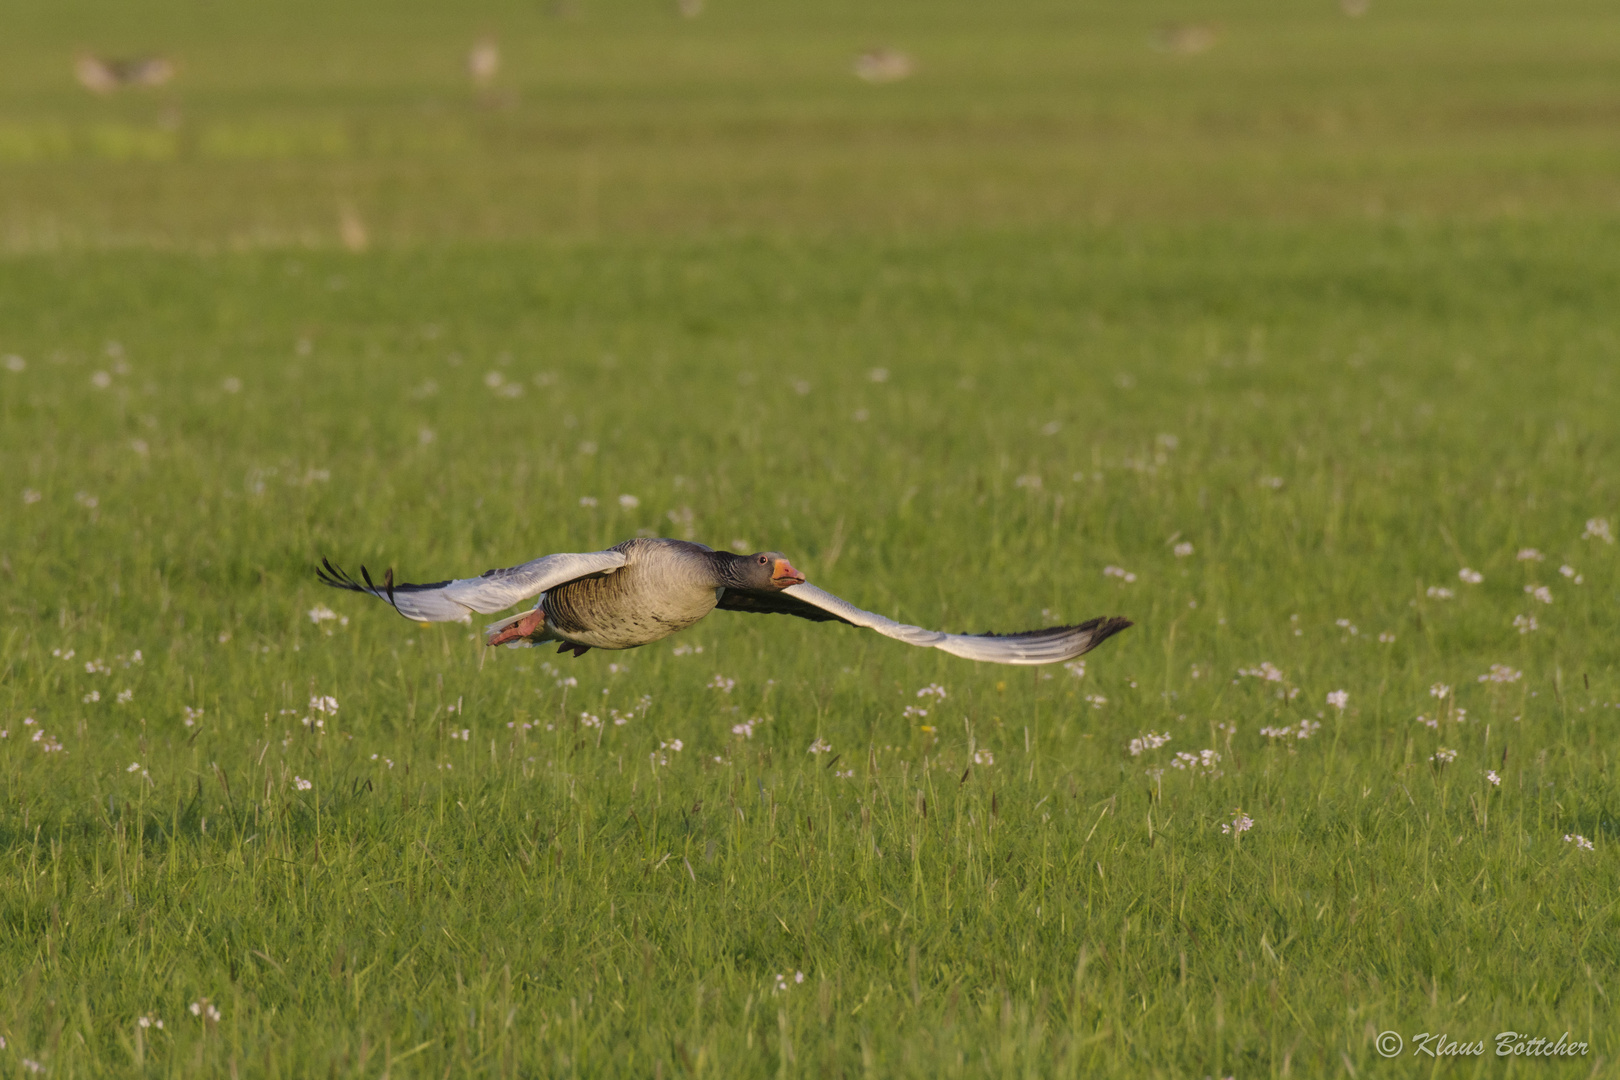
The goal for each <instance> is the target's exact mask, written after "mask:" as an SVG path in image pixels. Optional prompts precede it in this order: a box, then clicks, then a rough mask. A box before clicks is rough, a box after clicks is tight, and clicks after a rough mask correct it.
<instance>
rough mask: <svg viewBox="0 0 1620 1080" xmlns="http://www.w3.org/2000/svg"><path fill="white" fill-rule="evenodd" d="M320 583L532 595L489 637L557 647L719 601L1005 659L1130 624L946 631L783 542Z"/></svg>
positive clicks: (667, 631) (1089, 640) (638, 632)
mask: <svg viewBox="0 0 1620 1080" xmlns="http://www.w3.org/2000/svg"><path fill="white" fill-rule="evenodd" d="M317 574H318V575H319V577H320V579H321V581H323V582H324V583H326V584H327V585H331V586H334V587H337V588H341V589H350V590H353V591H355V592H363V593H369V594H370V595H372V596H375V597H377V598H379V599H381V600H384V601H386V602H387V603H389V604H391V605H392V606H393V607H394V608H395V609H396V610H397V611H399V613H400V614H402V615H404V616H406V617H407V618H411V619H417V620H419V621H423V622H445V621H455V620H462V621H466V620H470V618H471V616H472V615H473V613H475V612H477V613H482V614H492V613H494V612H497V611H501V610H502V609H504V608H508V607H511V606H512V605H514V604H516V603H518V602H519V601H521V600H527V599H529V598H530V597H538V599H537V600H536V602H535V605H534V607H533V608H532V609H530V610H528V611H525V612H522V613H520V614H517V615H512V616H509V617H507V618H505V619H502V620H500V621H499V622H496V623H492V624H490V625H489V626H488V627H486V634H485V638H484V641H485V643H486V644H488V645H507V646H509V647H514V648H516V647H526V646H533V645H539V644H542V643H545V642H551V641H555V642H558V643H559V646H558V651H559V652H567V651H569V650H572V651H573V653H574V655H575V656H579V655H580V654H582V653H584V652H585V651H586V650H588V649H633V648H636V647H637V646H640V645H647V644H650V643H652V642H654V641H659V640H661V639H663V638H666V637H668V636H669V635H671V634H673V633H676V632H678V631H681V630H685V629H687V628H688V627H691V626H693V625H695V624H696V623H697V622H699V621H700V620H702V619H703V618H704V617H705V616H706V615H708V614H709V613H710V612H711V611H713V610H715V609H716V608H720V609H722V610H728V611H752V612H759V613H775V614H783V615H796V616H798V617H799V618H803V619H810V620H812V621H815V622H842V623H846V624H848V625H851V626H859V627H864V628H866V629H870V630H876V631H877V632H878V633H880V634H883V635H885V636H887V637H892V638H895V639H897V640H899V641H904V642H907V643H908V644H912V645H921V646H928V647H932V648H937V649H941V650H943V651H945V652H948V653H951V654H952V655H955V656H961V657H965V658H967V659H970V660H983V661H987V662H990V663H997V664H1050V663H1056V662H1059V661H1062V660H1069V659H1072V658H1074V657H1076V656H1079V655H1081V654H1082V653H1086V652H1089V651H1090V650H1092V649H1094V648H1096V647H1097V645H1099V644H1101V643H1102V642H1103V641H1104V640H1106V639H1107V638H1109V637H1111V636H1113V635H1114V634H1117V633H1119V632H1120V631H1121V630H1124V629H1125V628H1126V627H1128V626H1130V625H1131V622H1130V620H1128V619H1123V618H1118V617H1110V618H1099V619H1092V620H1090V621H1088V622H1084V623H1080V624H1078V625H1075V626H1053V627H1048V628H1046V629H1043V630H1030V631H1026V632H1023V633H1015V634H947V633H943V632H941V631H937V630H925V629H923V628H922V627H919V626H910V625H908V624H905V623H899V622H895V621H894V620H892V619H887V618H884V617H883V616H882V615H877V614H874V613H873V612H870V611H863V610H862V609H860V608H858V607H856V606H855V605H854V604H851V603H849V602H848V601H847V600H843V599H840V598H839V597H837V596H834V595H833V594H832V593H829V592H825V591H823V590H821V589H818V588H816V587H815V586H814V585H811V584H809V583H808V582H807V581H805V578H804V575H803V574H800V573H799V572H798V571H797V570H795V569H794V568H793V565H792V564H791V563H790V562H788V560H787V557H786V556H784V555H782V554H781V553H780V552H775V551H764V552H757V553H755V554H752V555H733V554H732V553H730V552H726V551H715V550H714V549H713V548H709V547H705V546H704V545H702V544H695V543H692V542H690V541H686V540H666V539H655V538H638V539H634V540H626V541H624V542H623V543H622V544H615V545H614V546H613V547H611V548H608V549H607V550H606V551H596V552H589V553H579V554H559V555H546V556H543V557H541V558H538V559H534V560H532V561H531V562H527V563H523V564H522V565H520V566H514V567H509V568H507V569H503V570H488V571H485V572H484V573H483V574H482V575H480V576H478V577H476V578H460V579H455V580H451V581H440V582H434V583H432V584H427V585H416V584H407V583H396V582H395V581H394V572H393V571H392V570H389V571H388V573H387V574H386V575H384V577H383V581H382V583H381V584H377V583H376V582H373V581H372V579H371V575H370V574H369V573H368V572H367V571H366V569H365V567H361V568H360V574H361V578H362V579H363V580H362V581H356V580H354V579H353V578H351V577H350V576H349V575H347V574H345V573H344V572H343V571H342V570H339V569H338V568H337V567H335V566H333V565H332V564H331V563H330V562H326V561H324V560H323V562H322V569H320V570H318V571H317Z"/></svg>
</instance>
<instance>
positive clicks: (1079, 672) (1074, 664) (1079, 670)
mask: <svg viewBox="0 0 1620 1080" xmlns="http://www.w3.org/2000/svg"><path fill="white" fill-rule="evenodd" d="M1063 670H1064V671H1067V672H1068V673H1069V674H1070V675H1073V676H1074V677H1075V678H1077V679H1083V678H1085V677H1086V662H1085V661H1084V660H1070V661H1069V662H1068V663H1067V664H1064V665H1063Z"/></svg>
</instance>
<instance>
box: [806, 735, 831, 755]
mask: <svg viewBox="0 0 1620 1080" xmlns="http://www.w3.org/2000/svg"><path fill="white" fill-rule="evenodd" d="M809 752H810V753H812V754H827V753H831V752H832V744H831V743H829V742H828V741H827V740H826V739H823V738H822V737H821V736H819V735H818V736H816V741H815V742H813V743H811V744H810V750H809Z"/></svg>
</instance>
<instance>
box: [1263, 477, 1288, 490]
mask: <svg viewBox="0 0 1620 1080" xmlns="http://www.w3.org/2000/svg"><path fill="white" fill-rule="evenodd" d="M1260 486H1261V487H1264V488H1270V489H1271V490H1272V491H1278V490H1280V489H1281V488H1282V486H1283V478H1282V477H1280V476H1262V477H1261V478H1260Z"/></svg>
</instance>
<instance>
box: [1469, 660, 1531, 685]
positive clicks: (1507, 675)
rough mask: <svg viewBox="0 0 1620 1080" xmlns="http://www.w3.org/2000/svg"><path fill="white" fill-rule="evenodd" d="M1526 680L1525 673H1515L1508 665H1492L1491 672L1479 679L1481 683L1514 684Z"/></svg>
mask: <svg viewBox="0 0 1620 1080" xmlns="http://www.w3.org/2000/svg"><path fill="white" fill-rule="evenodd" d="M1522 678H1524V672H1522V671H1515V670H1514V669H1513V668H1510V667H1508V666H1507V665H1506V664H1492V665H1491V670H1489V671H1487V672H1486V673H1485V674H1483V675H1481V676H1480V677H1479V681H1480V682H1491V683H1513V682H1518V681H1519V680H1520V679H1522Z"/></svg>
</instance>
